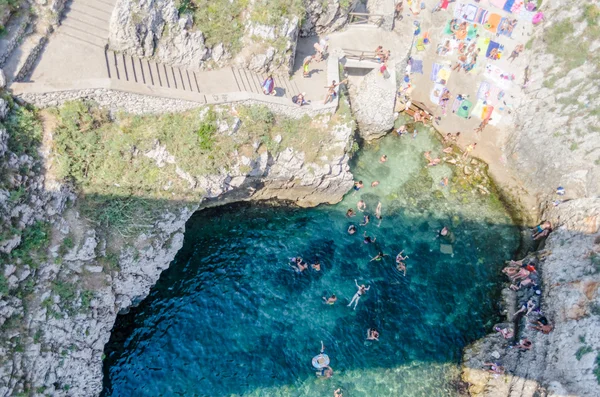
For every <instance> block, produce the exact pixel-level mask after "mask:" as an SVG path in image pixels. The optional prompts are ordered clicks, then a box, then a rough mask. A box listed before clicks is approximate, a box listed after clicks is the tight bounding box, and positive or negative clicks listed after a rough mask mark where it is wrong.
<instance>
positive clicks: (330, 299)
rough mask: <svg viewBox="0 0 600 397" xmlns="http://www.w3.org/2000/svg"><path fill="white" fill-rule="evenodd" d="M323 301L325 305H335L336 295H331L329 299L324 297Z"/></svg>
mask: <svg viewBox="0 0 600 397" xmlns="http://www.w3.org/2000/svg"><path fill="white" fill-rule="evenodd" d="M323 301H324V302H323V303H326V304H328V305H333V304H334V303H335V302H336V301H337V297H336V296H335V294H331V296H330V297H329V298H326V297H323Z"/></svg>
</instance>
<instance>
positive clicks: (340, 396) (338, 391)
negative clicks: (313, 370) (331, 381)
mask: <svg viewBox="0 0 600 397" xmlns="http://www.w3.org/2000/svg"><path fill="white" fill-rule="evenodd" d="M333 397H344V393H342V389H335V390H334V391H333Z"/></svg>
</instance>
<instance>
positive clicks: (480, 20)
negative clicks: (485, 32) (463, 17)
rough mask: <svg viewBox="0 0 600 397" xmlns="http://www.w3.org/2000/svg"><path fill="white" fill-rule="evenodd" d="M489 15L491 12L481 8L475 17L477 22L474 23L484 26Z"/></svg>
mask: <svg viewBox="0 0 600 397" xmlns="http://www.w3.org/2000/svg"><path fill="white" fill-rule="evenodd" d="M488 15H489V11H488V10H486V9H485V8H481V7H480V8H479V9H478V10H477V14H476V15H475V20H474V21H473V23H478V24H480V25H482V24H483V23H484V22H485V20H486V19H487V17H488Z"/></svg>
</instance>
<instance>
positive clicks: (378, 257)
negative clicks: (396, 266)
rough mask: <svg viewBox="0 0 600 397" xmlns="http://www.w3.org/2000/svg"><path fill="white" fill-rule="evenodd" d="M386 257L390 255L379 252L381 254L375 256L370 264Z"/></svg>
mask: <svg viewBox="0 0 600 397" xmlns="http://www.w3.org/2000/svg"><path fill="white" fill-rule="evenodd" d="M384 256H389V255H388V254H384V253H383V252H381V251H379V253H378V254H377V255H375V256H374V257H373V258H371V260H370V261H369V262H373V261H380V260H382V259H383V257H384Z"/></svg>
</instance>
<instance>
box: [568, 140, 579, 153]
mask: <svg viewBox="0 0 600 397" xmlns="http://www.w3.org/2000/svg"><path fill="white" fill-rule="evenodd" d="M578 148H579V144H578V143H577V142H573V143H571V146H569V150H570V151H572V152H573V151H575V150H577V149H578Z"/></svg>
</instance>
